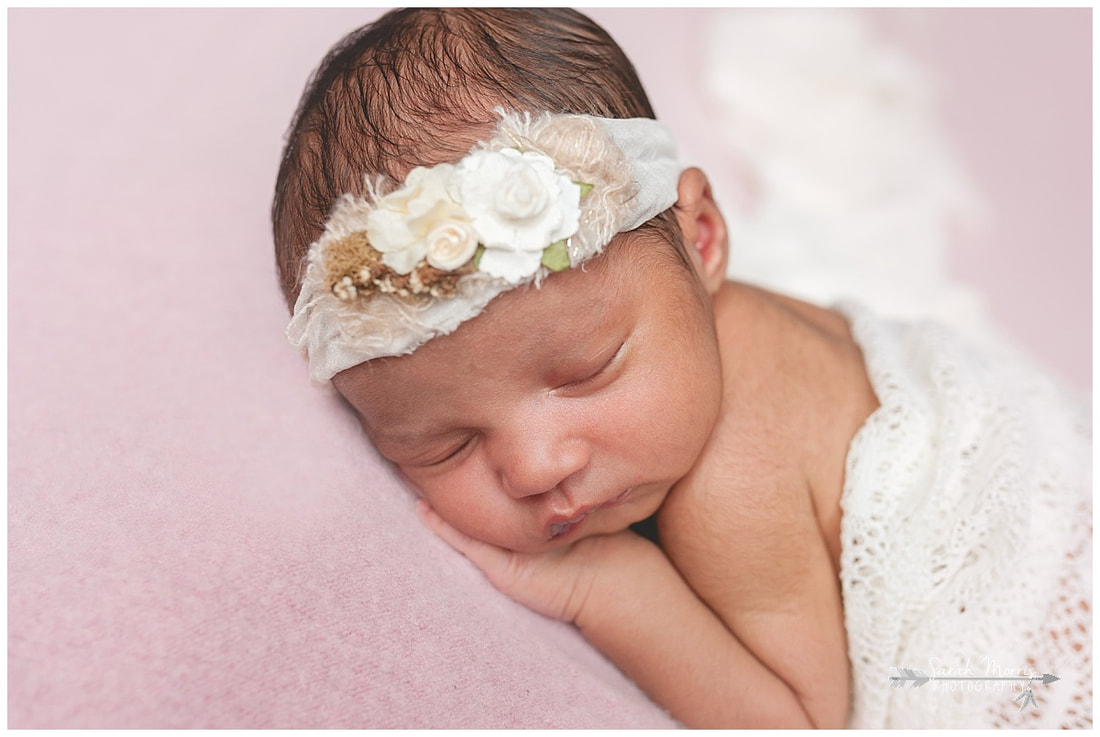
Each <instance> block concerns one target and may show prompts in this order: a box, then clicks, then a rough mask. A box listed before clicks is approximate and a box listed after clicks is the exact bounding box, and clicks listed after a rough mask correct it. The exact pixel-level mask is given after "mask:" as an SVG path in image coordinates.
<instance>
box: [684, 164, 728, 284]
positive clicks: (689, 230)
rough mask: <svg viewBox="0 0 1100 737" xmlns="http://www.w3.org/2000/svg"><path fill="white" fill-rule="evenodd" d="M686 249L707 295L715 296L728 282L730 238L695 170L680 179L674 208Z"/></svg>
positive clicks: (707, 186)
mask: <svg viewBox="0 0 1100 737" xmlns="http://www.w3.org/2000/svg"><path fill="white" fill-rule="evenodd" d="M675 212H676V219H677V221H678V222H679V223H680V230H681V231H682V232H683V234H684V245H685V246H687V250H688V255H689V256H690V257H691V261H692V263H693V264H695V269H696V271H697V272H698V273H699V278H700V279H702V281H703V286H705V287H706V289H707V292H708V293H710V294H714V293H715V292H716V291H718V287H720V286H721V285H722V282H723V281H724V280H725V278H726V262H727V261H728V260H729V238H728V236H727V233H726V219H725V218H724V217H722V213H721V211H720V210H719V209H718V205H717V204H715V202H714V197H713V195H711V192H710V183H709V182H708V181H707V177H706V175H705V174H703V172H702V171H700V170H699V169H696V168H695V167H692V168H690V169H686V170H685V171H684V173H683V174H681V175H680V183H679V185H678V187H677V198H676V205H675Z"/></svg>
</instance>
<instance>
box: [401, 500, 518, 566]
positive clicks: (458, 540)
mask: <svg viewBox="0 0 1100 737" xmlns="http://www.w3.org/2000/svg"><path fill="white" fill-rule="evenodd" d="M416 514H417V516H418V517H419V518H420V520H421V521H422V522H423V523H424V524H425V525H427V527H428V529H429V530H431V531H432V532H434V533H435V534H436V535H438V536H439V537H441V538H443V540H444V541H445V542H446V543H447V544H448V545H450V546H451V547H452V548H454V549H455V550H457V551H458V552H460V553H462V554H463V555H465V556H466V557H467V558H469V559H470V560H471V561H473V562H474V565H476V566H477V567H478V568H480V569H481V570H483V571H485V572H486V573H495V572H496V571H499V570H503V569H504V568H506V567H507V565H508V562H509V558H510V557H511V555H512V552H511V551H510V550H505V549H503V548H498V547H497V546H495V545H490V544H489V543H487V542H484V541H482V540H478V539H477V538H474V537H470V536H469V535H467V534H466V533H464V532H462V531H461V530H457V529H455V528H454V527H452V526H451V525H450V524H449V523H448V522H447V521H446V520H445V519H443V518H442V517H440V516H439V514H437V513H436V511H435V510H434V509H432V508H431V505H429V504H428V503H427V502H425V501H424V500H423V499H421V500H418V501H417V502H416Z"/></svg>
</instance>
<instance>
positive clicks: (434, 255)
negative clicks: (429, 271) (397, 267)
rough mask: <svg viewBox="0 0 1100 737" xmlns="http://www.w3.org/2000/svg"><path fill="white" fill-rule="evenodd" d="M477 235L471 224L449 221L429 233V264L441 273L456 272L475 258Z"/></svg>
mask: <svg viewBox="0 0 1100 737" xmlns="http://www.w3.org/2000/svg"><path fill="white" fill-rule="evenodd" d="M476 250H477V233H475V232H474V228H473V226H472V225H471V224H470V223H469V222H465V221H461V220H448V221H447V222H445V223H443V224H442V225H438V226H436V227H435V228H433V229H432V230H431V232H429V233H428V237H427V258H428V263H429V264H431V265H432V266H434V267H435V268H437V269H440V270H441V271H454V270H455V269H457V268H458V267H460V266H462V265H463V264H464V263H466V262H467V261H469V260H470V259H471V258H473V256H474V251H476Z"/></svg>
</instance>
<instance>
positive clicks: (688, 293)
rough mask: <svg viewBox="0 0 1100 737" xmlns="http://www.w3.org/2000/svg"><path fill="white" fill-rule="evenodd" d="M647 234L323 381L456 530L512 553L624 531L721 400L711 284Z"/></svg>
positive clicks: (694, 446) (703, 435) (666, 484)
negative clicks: (405, 349) (415, 344)
mask: <svg viewBox="0 0 1100 737" xmlns="http://www.w3.org/2000/svg"><path fill="white" fill-rule="evenodd" d="M658 237H659V236H657V235H656V234H652V233H650V232H646V231H643V232H642V233H630V234H626V235H621V236H619V237H618V238H617V239H616V241H615V242H614V243H613V244H612V246H611V248H610V249H609V250H608V251H607V252H606V253H605V255H604V256H602V257H599V258H597V259H595V260H593V261H592V262H590V263H589V264H588V265H587V266H586V267H584V269H579V268H578V269H573V270H571V271H568V272H562V273H559V274H554V275H552V276H550V277H549V278H548V279H547V280H546V281H545V282H544V283H543V285H542V287H541V289H535V288H533V287H532V288H529V289H527V288H519V289H516V290H514V291H512V292H509V293H506V294H504V295H503V296H501V297H499V298H497V299H496V300H495V301H494V302H492V303H490V305H489V307H488V308H487V309H486V310H485V312H483V313H482V314H481V315H479V316H478V317H476V318H474V319H472V320H470V321H468V322H466V323H464V324H463V325H462V326H460V327H459V328H458V330H456V331H455V332H453V333H451V334H450V335H447V336H443V337H440V338H436V339H434V340H432V341H429V342H428V343H427V344H425V345H424V346H422V347H421V348H419V349H418V350H417V351H416V352H415V353H413V354H411V355H409V356H403V357H400V358H386V359H376V360H374V361H371V362H368V363H365V364H361V365H359V366H356V367H354V368H351V369H348V370H347V371H344V372H342V373H340V374H338V375H337V376H336V377H335V379H334V383H335V385H336V387H337V389H339V390H340V391H341V393H342V394H343V395H344V396H345V397H346V398H347V399H348V400H349V401H350V403H351V404H352V405H353V406H354V407H355V409H356V410H357V411H358V412H359V414H360V417H361V421H362V424H363V427H364V429H365V430H366V432H367V434H368V435H369V437H370V439H371V440H372V441H373V442H374V444H375V445H376V446H377V448H378V450H379V451H380V452H381V454H382V455H383V456H385V457H386V458H388V459H389V460H390V461H392V462H393V463H395V464H396V465H397V466H398V468H399V469H400V470H401V471H402V473H403V474H404V475H405V476H406V477H407V478H408V479H409V480H410V481H411V482H412V484H413V485H414V486H415V487H416V489H417V490H418V491H419V493H420V494H421V495H422V496H423V497H424V498H425V499H426V500H427V501H428V502H429V503H430V504H431V505H432V507H433V508H435V510H436V511H437V512H438V513H439V514H440V515H441V516H442V517H443V518H444V519H445V520H447V521H448V522H450V523H451V525H453V526H454V527H456V528H458V529H459V530H462V531H463V532H465V533H467V534H469V535H472V536H473V537H476V538H479V539H481V540H484V541H486V542H490V543H493V544H495V545H499V546H502V547H505V548H510V549H512V550H518V551H525V552H535V551H543V550H548V549H551V548H554V547H558V546H562V545H565V544H569V543H572V542H575V541H576V540H577V539H579V538H581V537H583V536H586V535H595V534H605V533H613V532H618V531H620V530H623V529H625V528H626V527H627V526H628V525H630V524H633V523H634V522H637V521H640V520H642V519H645V518H646V517H648V516H649V515H651V514H652V513H653V512H655V511H656V510H657V508H658V507H659V506H660V504H661V502H662V501H663V500H664V498H665V496H666V494H667V493H668V491H669V489H670V488H671V486H672V485H673V484H674V483H675V482H676V481H677V480H679V479H680V478H682V477H683V476H684V475H685V474H686V473H687V472H688V471H689V470H690V469H691V467H692V466H693V464H694V463H695V460H696V459H697V458H698V457H699V455H700V453H701V452H702V449H703V446H704V444H705V443H706V440H707V438H708V436H709V435H710V432H711V430H712V428H713V426H714V422H715V420H716V418H717V413H718V408H719V403H720V400H721V371H720V363H719V358H718V348H717V342H716V339H715V334H714V325H713V318H712V316H711V312H710V309H709V297H707V296H706V295H705V293H704V292H703V290H702V288H701V287H699V286H698V285H697V283H696V282H695V280H694V278H693V276H692V275H691V274H689V273H688V272H687V271H686V269H685V268H684V267H682V266H680V265H678V264H676V263H674V261H673V259H674V256H673V255H672V254H671V250H670V248H669V247H668V246H667V245H665V244H660V243H658V242H656V241H657V238H658ZM655 249H660V252H658V253H654V251H655Z"/></svg>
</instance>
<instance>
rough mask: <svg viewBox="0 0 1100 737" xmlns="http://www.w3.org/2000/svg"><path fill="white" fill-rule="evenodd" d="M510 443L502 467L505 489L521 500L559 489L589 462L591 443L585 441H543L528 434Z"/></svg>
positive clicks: (559, 438) (545, 439)
mask: <svg viewBox="0 0 1100 737" xmlns="http://www.w3.org/2000/svg"><path fill="white" fill-rule="evenodd" d="M508 445H509V446H510V448H509V449H508V450H507V451H506V452H505V455H504V457H503V458H502V459H501V462H500V464H499V466H498V469H499V473H500V477H501V484H502V486H503V487H504V490H505V492H506V493H507V494H508V495H509V496H512V497H515V498H517V499H518V498H522V497H528V496H534V495H536V494H543V493H545V492H548V491H551V490H553V489H556V488H559V487H560V486H561V485H562V484H563V483H564V482H565V480H566V479H568V478H569V477H570V476H572V475H573V474H575V473H577V472H578V471H580V470H581V469H583V468H584V467H585V466H587V465H588V460H589V453H588V449H587V445H586V444H585V443H584V442H583V441H581V440H569V439H563V438H561V437H560V436H559V437H557V438H555V439H553V440H550V439H548V438H544V439H542V440H540V439H539V438H537V437H531V436H530V435H527V434H525V435H524V436H523V437H518V438H515V439H514V440H513V441H512V442H510V443H508Z"/></svg>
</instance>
